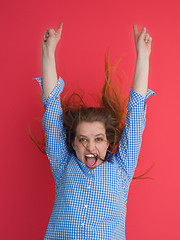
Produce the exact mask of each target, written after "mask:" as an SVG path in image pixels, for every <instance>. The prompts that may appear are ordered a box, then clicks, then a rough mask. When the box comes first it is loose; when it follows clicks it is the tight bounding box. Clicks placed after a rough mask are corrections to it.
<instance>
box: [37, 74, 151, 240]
mask: <svg viewBox="0 0 180 240" xmlns="http://www.w3.org/2000/svg"><path fill="white" fill-rule="evenodd" d="M36 80H37V81H38V82H39V84H40V86H41V87H42V78H36ZM63 87H64V82H63V80H62V79H61V78H59V81H58V83H57V85H56V87H55V88H54V90H53V91H52V93H51V94H50V95H49V97H48V99H47V101H46V100H45V98H44V93H43V105H44V108H45V114H44V117H43V127H44V130H45V136H46V153H47V156H48V159H49V161H50V165H51V169H52V173H53V176H54V179H55V188H56V198H55V204H54V208H53V211H52V215H51V218H50V221H49V224H48V228H47V231H46V235H45V238H44V239H46V240H47V239H62V240H66V239H68V240H69V239H71V240H73V239H76V240H95V239H96V240H100V239H103V240H105V239H108V240H110V239H112V240H121V239H122V240H124V239H125V217H126V203H127V196H128V189H129V185H130V182H131V180H132V177H133V174H134V170H135V168H136V164H137V159H138V155H139V150H140V146H141V140H142V133H143V130H144V127H145V121H146V118H145V114H146V100H147V99H148V98H149V96H151V95H154V92H153V91H151V90H149V89H148V91H147V96H146V98H144V97H143V96H142V95H140V94H138V93H136V92H134V91H133V90H132V89H131V91H130V95H129V103H128V105H127V110H128V113H127V118H126V125H125V129H124V132H123V134H122V137H121V141H120V144H119V152H118V154H117V155H115V156H113V159H112V161H110V162H107V161H106V162H104V163H103V164H101V165H100V166H98V167H97V168H95V169H93V170H92V171H90V170H89V169H88V168H87V167H86V165H85V164H84V163H81V162H80V161H79V160H78V159H77V158H76V156H75V155H74V154H72V153H69V152H68V150H67V148H66V143H65V137H64V136H65V135H64V131H63V121H62V109H61V104H60V97H59V95H60V93H61V92H62V90H63Z"/></svg>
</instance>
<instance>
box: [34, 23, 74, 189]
mask: <svg viewBox="0 0 180 240" xmlns="http://www.w3.org/2000/svg"><path fill="white" fill-rule="evenodd" d="M61 31H62V23H60V25H59V28H58V30H57V32H55V31H54V30H53V29H48V30H47V32H46V33H45V34H44V36H43V39H44V42H43V45H42V79H41V78H39V79H38V80H39V82H40V85H41V87H42V88H43V104H44V108H45V113H44V116H43V128H44V131H45V141H46V154H47V156H48V159H49V161H50V165H51V170H52V173H53V176H54V179H55V182H56V183H58V181H59V179H60V176H61V173H62V171H63V169H64V167H65V166H66V165H67V163H68V159H69V156H70V153H69V151H68V149H67V146H66V133H65V131H64V128H63V111H62V108H61V101H60V94H61V92H62V91H63V88H64V81H63V80H62V79H61V78H59V80H58V78H57V73H56V63H55V49H56V46H57V44H58V42H59V40H60V37H61ZM56 185H57V184H56Z"/></svg>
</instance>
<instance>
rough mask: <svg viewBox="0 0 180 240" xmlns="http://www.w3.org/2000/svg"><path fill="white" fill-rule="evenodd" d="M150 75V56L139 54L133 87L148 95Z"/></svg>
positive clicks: (136, 90)
mask: <svg viewBox="0 0 180 240" xmlns="http://www.w3.org/2000/svg"><path fill="white" fill-rule="evenodd" d="M148 75H149V56H146V55H143V56H139V55H137V59H136V67H135V73H134V79H133V85H132V89H133V90H134V91H135V92H137V93H139V94H141V95H142V96H144V97H146V93H147V88H148Z"/></svg>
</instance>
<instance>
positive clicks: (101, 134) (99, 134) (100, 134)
mask: <svg viewBox="0 0 180 240" xmlns="http://www.w3.org/2000/svg"><path fill="white" fill-rule="evenodd" d="M77 136H78V137H87V136H85V135H82V134H80V135H77ZM98 136H103V137H105V135H104V134H103V133H98V134H96V135H95V137H98Z"/></svg>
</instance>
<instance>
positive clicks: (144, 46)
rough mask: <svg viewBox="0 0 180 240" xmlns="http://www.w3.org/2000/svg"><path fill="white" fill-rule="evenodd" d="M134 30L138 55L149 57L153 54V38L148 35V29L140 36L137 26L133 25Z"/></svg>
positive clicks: (144, 29)
mask: <svg viewBox="0 0 180 240" xmlns="http://www.w3.org/2000/svg"><path fill="white" fill-rule="evenodd" d="M133 29H134V41H135V45H136V52H137V55H140V56H142V55H144V56H147V57H149V55H150V53H151V42H152V38H151V37H150V36H149V34H148V33H146V28H143V29H142V31H141V33H140V34H139V32H138V29H137V26H136V24H134V25H133Z"/></svg>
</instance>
